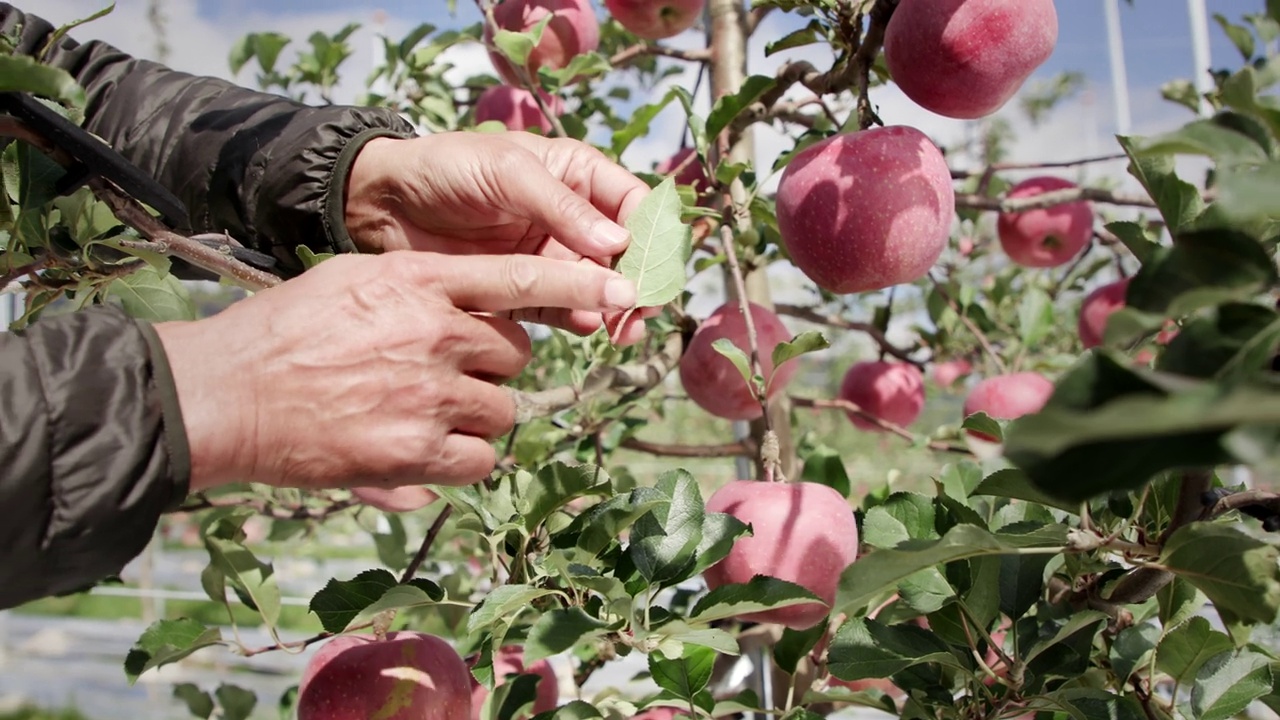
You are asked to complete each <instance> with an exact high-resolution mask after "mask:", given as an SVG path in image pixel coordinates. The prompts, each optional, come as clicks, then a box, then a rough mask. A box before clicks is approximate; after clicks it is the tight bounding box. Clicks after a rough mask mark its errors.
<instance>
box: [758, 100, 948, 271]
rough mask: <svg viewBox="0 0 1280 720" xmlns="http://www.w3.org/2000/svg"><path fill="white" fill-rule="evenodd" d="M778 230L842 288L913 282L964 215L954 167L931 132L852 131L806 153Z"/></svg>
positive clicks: (785, 184) (791, 181)
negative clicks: (958, 205) (959, 210)
mask: <svg viewBox="0 0 1280 720" xmlns="http://www.w3.org/2000/svg"><path fill="white" fill-rule="evenodd" d="M777 205H778V230H779V232H780V233H781V235H782V242H783V245H785V246H786V249H787V252H788V253H789V254H790V256H791V260H792V262H794V263H795V265H796V267H798V268H800V270H801V271H802V272H803V273H804V274H805V275H807V276H809V278H810V279H811V280H813V281H814V282H815V283H817V285H818V286H819V287H821V288H823V289H825V290H827V291H829V292H833V293H856V292H866V291H869V290H880V289H882V288H886V287H890V286H892V285H897V284H900V283H907V282H914V281H916V280H918V279H920V278H921V277H923V276H924V275H925V273H927V272H928V271H929V268H930V267H932V266H933V264H934V263H935V262H937V260H938V257H939V256H940V255H942V251H943V250H944V249H946V247H947V241H948V240H949V239H950V230H951V222H952V217H953V215H954V214H955V191H954V189H953V188H952V186H951V171H950V170H949V169H947V163H946V161H945V160H944V159H943V157H942V153H941V152H940V151H939V150H938V148H937V146H936V145H934V144H933V143H932V142H931V141H930V140H929V138H928V137H926V136H925V135H924V133H922V132H920V131H919V130H916V129H915V128H911V127H905V126H901V125H896V126H890V127H881V128H874V129H871V130H863V131H861V132H852V133H844V134H841V135H835V136H832V137H830V138H827V139H826V140H822V141H820V142H818V143H815V144H814V145H812V146H810V147H808V148H806V149H804V150H803V151H801V152H800V153H798V154H797V155H796V156H795V157H794V158H792V160H791V162H790V163H788V164H787V168H786V170H784V171H783V173H782V179H781V180H779V182H778V196H777Z"/></svg>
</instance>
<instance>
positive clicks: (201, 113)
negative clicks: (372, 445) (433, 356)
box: [0, 3, 414, 274]
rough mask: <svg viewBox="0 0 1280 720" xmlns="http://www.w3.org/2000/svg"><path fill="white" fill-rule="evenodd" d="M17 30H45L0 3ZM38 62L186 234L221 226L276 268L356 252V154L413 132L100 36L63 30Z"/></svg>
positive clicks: (33, 41)
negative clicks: (152, 182)
mask: <svg viewBox="0 0 1280 720" xmlns="http://www.w3.org/2000/svg"><path fill="white" fill-rule="evenodd" d="M18 25H21V35H20V41H19V44H18V52H19V53H24V54H28V55H33V56H35V55H37V54H38V53H40V52H41V50H42V49H43V48H44V47H45V45H46V44H47V43H48V40H49V38H50V37H51V36H52V34H53V32H54V28H53V26H52V25H51V24H50V23H48V22H46V21H44V20H42V19H40V18H38V17H35V16H33V15H30V14H26V13H23V12H21V11H19V10H17V9H15V8H13V7H12V6H10V5H7V4H4V3H0V32H4V33H10V32H13V29H14V28H15V26H18ZM92 27H93V25H92V23H90V24H88V25H85V26H82V28H80V29H81V30H82V31H83V30H85V29H91V28H92ZM44 60H45V61H46V62H48V63H49V64H52V65H56V66H58V67H61V68H63V69H65V70H67V71H68V72H70V73H71V74H72V75H73V76H74V77H75V78H76V79H77V80H78V81H79V82H80V84H81V86H83V87H84V89H85V92H86V94H87V99H88V105H87V107H86V117H85V128H86V129H87V130H89V131H90V132H92V133H94V134H95V135H97V136H99V137H101V138H102V139H104V140H105V141H106V142H107V144H109V145H111V146H112V147H113V148H115V149H116V151H118V152H120V153H121V154H122V155H124V156H125V158H127V159H128V160H129V161H130V162H132V163H133V164H134V165H136V166H138V167H139V168H141V169H142V170H143V171H144V172H146V173H147V174H149V175H150V176H151V177H153V178H155V179H156V180H157V181H159V183H160V184H161V185H163V186H165V187H166V188H168V189H169V190H170V191H171V192H173V193H174V194H175V195H177V196H178V198H180V199H181V200H182V201H183V203H185V204H186V206H187V210H188V212H189V214H190V216H191V217H190V221H191V226H192V229H193V230H194V231H195V232H228V233H230V234H231V236H232V237H234V238H236V239H238V240H240V241H241V242H243V243H244V244H245V245H246V246H249V247H252V248H254V249H257V250H260V251H262V252H265V253H269V254H272V255H274V256H275V257H276V258H277V259H278V260H279V262H280V267H281V269H282V270H283V271H284V272H285V274H296V273H297V272H301V270H302V265H301V263H300V262H299V260H298V257H297V253H296V248H297V246H299V245H306V246H308V247H310V248H311V249H312V250H313V251H315V252H354V251H355V247H354V246H353V245H352V243H351V239H350V236H349V235H348V234H347V231H346V227H345V225H344V223H343V217H344V207H343V193H344V190H345V185H346V178H347V173H348V171H349V170H350V168H351V163H352V161H353V160H354V159H355V156H356V153H357V152H358V151H359V150H360V148H361V147H363V145H364V144H365V143H366V142H368V141H369V140H371V139H373V138H376V137H382V136H393V137H412V136H413V135H414V130H413V126H412V125H410V124H409V123H408V122H407V121H406V120H405V119H403V118H402V117H400V116H399V115H398V114H396V113H395V112H394V111H392V110H389V109H386V108H368V107H352V106H339V105H331V106H323V107H311V106H307V105H304V104H301V103H298V102H295V101H293V100H290V99H288V98H285V97H282V96H279V95H274V94H269V93H263V92H255V91H253V90H249V89H247V88H243V87H240V86H237V85H235V84H233V83H230V82H227V81H225V80H221V79H218V78H212V77H198V76H192V75H188V74H186V73H181V72H177V71H174V70H172V69H169V68H167V67H165V66H163V65H160V64H157V63H154V62H149V61H146V60H141V59H137V58H133V57H130V56H129V55H127V54H125V53H123V52H121V51H120V50H117V49H116V48H114V47H112V46H110V45H108V44H106V43H103V42H100V41H90V42H85V43H83V44H79V43H77V42H76V41H75V40H73V39H71V38H70V37H69V36H68V37H64V38H62V39H61V40H59V41H58V42H57V43H56V44H55V45H54V47H53V48H52V49H51V51H50V52H49V53H48V55H47V56H45V57H44Z"/></svg>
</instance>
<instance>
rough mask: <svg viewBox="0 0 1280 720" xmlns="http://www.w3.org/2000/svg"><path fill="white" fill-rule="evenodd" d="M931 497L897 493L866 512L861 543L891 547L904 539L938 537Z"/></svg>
mask: <svg viewBox="0 0 1280 720" xmlns="http://www.w3.org/2000/svg"><path fill="white" fill-rule="evenodd" d="M936 512H937V510H936V508H935V506H934V504H933V500H931V499H930V498H928V497H925V496H924V495H921V494H919V493H909V492H897V493H894V494H892V495H890V496H889V497H887V498H885V500H884V502H882V503H881V504H879V505H877V506H875V507H873V508H871V509H870V510H868V511H867V515H866V518H865V519H864V520H863V523H862V527H863V542H865V543H866V544H868V545H870V546H872V547H879V548H889V547H895V546H897V545H898V544H899V543H902V542H904V541H907V540H925V539H934V538H937V537H938V531H937V518H936Z"/></svg>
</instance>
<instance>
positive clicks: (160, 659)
mask: <svg viewBox="0 0 1280 720" xmlns="http://www.w3.org/2000/svg"><path fill="white" fill-rule="evenodd" d="M221 642H222V631H221V630H219V629H218V628H208V627H205V626H204V624H202V623H200V622H197V621H195V620H191V619H188V618H182V619H180V620H158V621H156V622H154V623H151V625H150V626H149V627H148V628H147V629H146V630H144V631H143V633H142V635H141V637H139V638H138V641H137V642H136V643H134V645H133V647H132V648H131V649H130V650H129V654H128V655H127V656H126V657H125V659H124V672H125V675H126V676H127V677H128V678H129V684H130V685H132V684H133V683H134V682H135V681H136V680H137V679H138V676H140V675H142V673H144V672H146V671H148V670H150V669H151V668H157V667H160V666H161V665H167V664H169V663H172V662H177V661H179V660H181V659H182V658H184V657H186V656H188V655H190V654H191V653H193V652H195V651H197V650H200V649H201V648H206V647H209V646H210V645H217V644H219V643H221Z"/></svg>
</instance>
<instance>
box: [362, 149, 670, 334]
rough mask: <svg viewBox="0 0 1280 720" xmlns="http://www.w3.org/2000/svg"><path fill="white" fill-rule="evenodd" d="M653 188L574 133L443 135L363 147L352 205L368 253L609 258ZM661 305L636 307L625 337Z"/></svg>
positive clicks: (595, 319) (534, 312) (537, 310)
mask: <svg viewBox="0 0 1280 720" xmlns="http://www.w3.org/2000/svg"><path fill="white" fill-rule="evenodd" d="M648 193H649V186H648V185H646V184H645V183H644V182H643V181H642V180H640V179H639V178H637V177H636V176H635V175H632V174H631V173H630V172H628V171H627V170H626V169H625V168H623V167H621V166H620V165H617V164H616V163H613V162H611V161H610V160H608V159H607V158H606V157H605V156H604V155H603V154H602V153H601V152H600V151H598V150H596V149H595V148H593V147H591V146H590V145H587V144H585V143H582V142H579V141H576V140H567V139H551V138H545V137H541V136H539V135H535V134H533V133H528V132H508V133H496V134H482V133H464V132H457V133H441V134H437V135H427V136H423V137H418V138H413V139H410V140H400V139H394V138H379V139H376V140H373V141H371V142H369V143H368V144H367V145H365V146H364V147H363V148H362V149H361V151H360V154H359V155H357V157H356V161H355V164H354V165H353V166H352V169H351V174H350V179H349V181H348V185H347V192H346V211H345V212H346V224H347V229H348V231H349V232H350V234H351V237H352V240H353V241H354V242H355V244H356V246H357V247H358V248H359V249H360V250H361V251H362V252H373V253H376V252H385V251H392V250H426V251H430V252H438V253H446V254H449V255H472V254H490V255H500V254H508V253H517V254H528V255H540V256H542V257H546V258H551V259H555V260H568V261H573V262H579V263H594V264H598V265H604V266H606V267H612V266H613V264H614V262H615V261H616V258H617V257H618V256H620V255H621V254H622V252H623V251H625V250H626V247H627V245H628V244H629V235H628V233H627V231H626V229H625V228H623V227H622V225H621V223H624V222H625V221H626V218H627V216H628V215H629V214H630V213H631V212H632V211H633V210H634V209H635V207H636V206H637V205H638V204H639V203H640V201H641V200H642V199H643V198H644V197H645V196H646V195H647V194H648ZM512 310H513V312H512V313H511V314H510V315H509V316H510V317H513V318H515V319H518V320H529V321H532V322H538V323H544V324H547V325H552V326H555V327H559V328H563V329H566V330H569V331H571V332H575V333H580V334H586V333H590V332H593V331H595V330H596V329H598V328H599V327H600V325H601V321H602V315H601V313H599V312H594V311H587V310H582V309H578V308H564V307H539V306H536V305H535V304H534V300H533V299H532V298H530V299H529V300H528V301H527V302H525V303H523V304H522V305H521V306H520V307H516V308H512ZM656 312H657V310H656V309H647V310H646V311H645V312H643V313H637V314H636V316H633V317H632V319H630V320H628V323H627V327H625V328H623V330H622V332H621V333H620V334H618V335H617V339H618V341H619V342H620V343H622V344H629V343H633V342H636V341H638V340H639V339H640V338H641V337H643V331H644V326H643V317H645V316H651V315H653V314H655V313H656ZM616 319H617V317H616V314H615V316H613V317H611V318H610V320H611V321H616ZM611 327H612V325H611Z"/></svg>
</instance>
